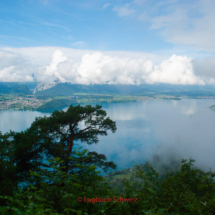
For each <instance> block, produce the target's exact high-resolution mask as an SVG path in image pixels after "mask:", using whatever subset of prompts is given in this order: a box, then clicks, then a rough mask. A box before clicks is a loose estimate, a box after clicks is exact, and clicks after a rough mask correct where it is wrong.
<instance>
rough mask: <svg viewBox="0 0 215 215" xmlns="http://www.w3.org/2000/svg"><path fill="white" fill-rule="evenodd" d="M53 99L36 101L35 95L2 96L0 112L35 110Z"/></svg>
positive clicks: (0, 98) (0, 97)
mask: <svg viewBox="0 0 215 215" xmlns="http://www.w3.org/2000/svg"><path fill="white" fill-rule="evenodd" d="M49 101H51V99H45V100H41V99H36V97H35V96H34V95H27V96H25V97H22V96H11V95H8V96H0V110H9V109H13V110H35V109H37V108H38V107H40V106H41V105H43V104H44V103H46V102H49Z"/></svg>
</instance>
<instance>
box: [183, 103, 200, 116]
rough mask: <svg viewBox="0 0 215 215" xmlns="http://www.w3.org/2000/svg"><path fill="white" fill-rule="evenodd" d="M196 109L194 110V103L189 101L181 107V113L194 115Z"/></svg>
mask: <svg viewBox="0 0 215 215" xmlns="http://www.w3.org/2000/svg"><path fill="white" fill-rule="evenodd" d="M196 109H197V108H196V101H195V100H190V102H189V103H188V104H184V105H182V107H181V112H182V113H183V114H189V115H191V114H194V113H196V111H197V110H196Z"/></svg>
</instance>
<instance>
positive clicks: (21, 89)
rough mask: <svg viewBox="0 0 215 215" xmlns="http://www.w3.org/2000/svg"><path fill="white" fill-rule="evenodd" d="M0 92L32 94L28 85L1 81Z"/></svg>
mask: <svg viewBox="0 0 215 215" xmlns="http://www.w3.org/2000/svg"><path fill="white" fill-rule="evenodd" d="M0 94H24V95H30V94H32V92H31V91H30V90H29V88H28V87H27V86H26V85H20V84H15V83H11V84H8V82H7V83H4V82H3V83H2V82H1V83H0Z"/></svg>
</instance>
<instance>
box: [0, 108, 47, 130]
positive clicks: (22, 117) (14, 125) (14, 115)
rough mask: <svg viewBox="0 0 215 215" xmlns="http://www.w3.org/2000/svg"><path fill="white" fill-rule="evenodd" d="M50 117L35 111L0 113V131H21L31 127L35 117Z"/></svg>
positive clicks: (6, 111)
mask: <svg viewBox="0 0 215 215" xmlns="http://www.w3.org/2000/svg"><path fill="white" fill-rule="evenodd" d="M44 115H46V116H50V114H49V113H40V112H37V111H12V110H3V111H0V119H1V121H0V131H1V132H2V133H5V132H9V131H10V129H11V130H12V131H22V130H25V129H27V128H28V127H30V126H31V123H32V122H33V121H34V120H35V117H39V116H41V117H43V116H44Z"/></svg>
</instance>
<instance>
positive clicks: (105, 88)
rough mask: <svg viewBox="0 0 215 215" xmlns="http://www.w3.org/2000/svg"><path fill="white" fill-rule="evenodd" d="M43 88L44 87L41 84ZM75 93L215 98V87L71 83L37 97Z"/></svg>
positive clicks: (43, 90)
mask: <svg viewBox="0 0 215 215" xmlns="http://www.w3.org/2000/svg"><path fill="white" fill-rule="evenodd" d="M41 86H43V85H42V84H41ZM74 93H88V94H109V95H140V96H153V95H169V96H188V97H196V96H215V86H213V85H207V86H199V85H171V84H151V85H150V84H141V85H120V84H113V85H109V84H94V85H80V84H70V83H57V84H54V85H53V86H50V85H49V86H48V88H44V89H41V90H40V91H36V92H35V95H37V96H71V95H73V94H74Z"/></svg>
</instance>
